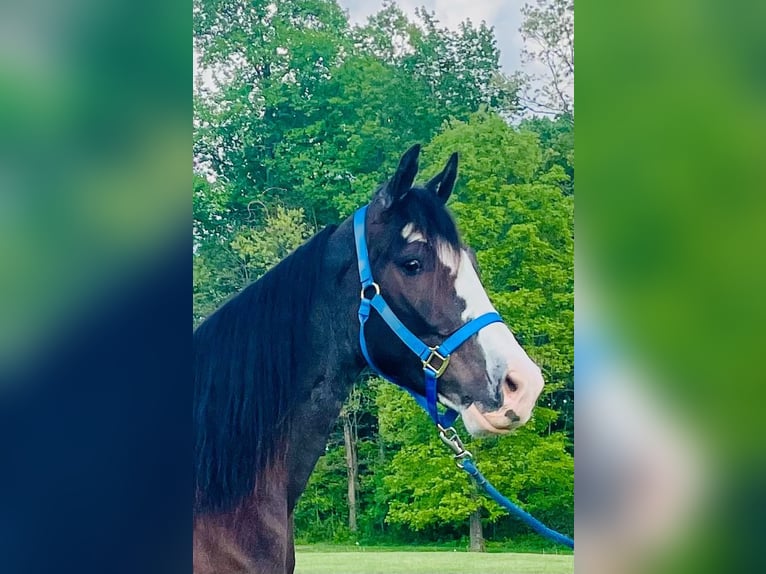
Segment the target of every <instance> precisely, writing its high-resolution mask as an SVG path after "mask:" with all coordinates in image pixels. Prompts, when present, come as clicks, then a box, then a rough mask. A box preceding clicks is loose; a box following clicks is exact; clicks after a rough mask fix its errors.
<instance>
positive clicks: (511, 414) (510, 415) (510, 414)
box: [505, 409, 521, 423]
mask: <svg viewBox="0 0 766 574" xmlns="http://www.w3.org/2000/svg"><path fill="white" fill-rule="evenodd" d="M505 418H507V419H508V420H509V421H511V422H512V423H517V422H519V421H520V420H521V417H520V416H519V415H517V414H516V412H515V411H514V410H513V409H508V410H507V411H505Z"/></svg>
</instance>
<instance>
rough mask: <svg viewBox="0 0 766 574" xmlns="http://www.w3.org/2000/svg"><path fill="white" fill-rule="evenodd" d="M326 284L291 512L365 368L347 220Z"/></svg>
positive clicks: (289, 455)
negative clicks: (359, 337)
mask: <svg viewBox="0 0 766 574" xmlns="http://www.w3.org/2000/svg"><path fill="white" fill-rule="evenodd" d="M325 257H326V260H325V269H326V274H325V277H326V279H325V280H324V282H323V284H322V285H321V286H317V288H318V289H321V296H320V297H318V300H317V304H316V306H315V308H314V310H313V312H312V314H311V317H310V318H309V320H308V324H307V328H308V329H310V333H311V336H310V344H309V349H306V354H305V357H309V358H310V360H306V361H304V364H305V376H303V377H302V381H301V385H300V392H301V396H302V397H304V399H303V400H302V401H300V402H299V403H298V404H297V405H296V407H295V409H294V410H293V414H292V417H291V420H290V424H289V429H290V430H289V432H288V437H287V443H286V453H285V454H286V456H285V464H286V466H287V476H288V488H287V494H288V508H289V511H290V512H292V510H293V508H294V506H295V503H296V502H297V499H298V497H299V496H300V493H301V492H303V489H304V488H305V486H306V483H307V481H308V478H309V475H310V474H311V471H312V470H313V469H314V465H315V464H316V461H317V460H318V459H319V457H320V456H321V455H322V454H323V453H324V452H325V447H326V444H327V439H328V437H329V434H330V432H331V431H332V428H333V426H334V424H335V421H336V420H337V418H338V415H339V414H340V410H341V407H342V406H343V403H344V401H345V400H346V398H347V397H348V394H349V392H350V390H351V385H352V384H353V382H354V379H355V378H356V377H357V376H358V375H359V373H360V372H361V370H362V369H363V367H364V359H363V358H362V356H361V353H360V350H359V344H358V323H357V318H356V312H357V305H358V300H359V287H358V285H359V280H358V276H357V273H358V272H357V269H356V251H355V247H354V240H353V228H352V225H351V221H350V219H349V220H346V221H345V222H344V223H342V224H341V225H340V226H339V227H338V229H337V230H336V231H335V232H334V233H333V236H332V237H331V238H330V239H329V241H328V246H327V253H326V255H325Z"/></svg>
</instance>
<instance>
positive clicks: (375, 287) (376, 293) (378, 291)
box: [361, 281, 380, 301]
mask: <svg viewBox="0 0 766 574" xmlns="http://www.w3.org/2000/svg"><path fill="white" fill-rule="evenodd" d="M370 287H372V288H373V289H375V295H380V285H378V284H377V283H375V281H373V282H372V283H370V284H369V285H365V286H364V287H362V294H361V298H362V300H364V299H367V297H365V296H364V292H365V291H367V289H369V288H370ZM375 295H373V296H372V297H375ZM372 297H370V299H372ZM370 299H367V300H368V301H369V300H370Z"/></svg>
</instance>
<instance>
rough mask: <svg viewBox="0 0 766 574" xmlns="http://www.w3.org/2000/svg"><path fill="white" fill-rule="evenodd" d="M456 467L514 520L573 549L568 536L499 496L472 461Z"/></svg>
mask: <svg viewBox="0 0 766 574" xmlns="http://www.w3.org/2000/svg"><path fill="white" fill-rule="evenodd" d="M458 466H459V467H460V468H462V469H463V470H464V471H466V472H467V473H468V474H469V475H471V477H472V478H473V479H474V480H475V481H476V484H478V485H479V486H481V487H482V488H483V489H484V492H486V493H487V496H489V497H490V498H491V499H492V500H494V501H495V502H497V503H498V504H499V505H500V506H502V507H503V508H505V509H506V510H507V511H508V512H509V513H510V514H513V515H514V516H515V517H516V518H518V519H519V520H521V521H522V522H523V523H524V524H526V525H527V526H529V527H530V528H531V529H532V530H534V531H535V532H537V533H538V534H539V535H540V536H544V537H545V538H547V539H548V540H552V541H553V542H558V543H559V544H563V545H564V546H569V547H570V548H574V540H572V539H571V538H569V537H568V536H564V535H563V534H561V533H560V532H556V531H555V530H553V529H552V528H548V527H547V526H546V525H545V524H543V523H542V522H540V521H539V520H538V519H537V518H535V517H534V516H532V515H531V514H530V513H529V512H527V511H526V510H522V509H521V508H519V507H518V506H516V505H515V504H514V503H513V502H511V501H510V500H509V499H507V498H506V497H505V496H503V495H502V494H500V493H499V492H498V490H497V489H496V488H495V487H494V486H492V484H491V483H490V482H489V481H488V480H487V479H486V478H484V475H483V474H482V473H481V472H479V469H478V468H476V465H474V464H473V461H472V460H471V459H470V458H466V459H465V460H463V461H462V462H461V463H460V464H459V465H458Z"/></svg>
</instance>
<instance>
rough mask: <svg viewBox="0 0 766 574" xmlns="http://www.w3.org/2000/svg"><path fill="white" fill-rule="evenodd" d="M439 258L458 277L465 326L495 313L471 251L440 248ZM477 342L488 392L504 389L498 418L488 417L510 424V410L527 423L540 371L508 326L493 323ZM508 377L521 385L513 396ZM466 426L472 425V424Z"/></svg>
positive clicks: (540, 384)
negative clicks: (505, 417)
mask: <svg viewBox="0 0 766 574" xmlns="http://www.w3.org/2000/svg"><path fill="white" fill-rule="evenodd" d="M437 254H438V256H439V259H440V260H441V261H442V263H443V264H444V265H445V266H447V267H448V268H449V269H450V271H451V273H452V274H453V276H455V291H456V293H457V296H458V297H460V298H461V299H463V301H465V310H464V311H463V313H462V317H461V318H462V320H463V321H464V322H468V321H470V320H471V319H475V318H476V317H479V316H480V315H483V314H484V313H490V312H493V311H495V308H494V306H493V305H492V303H491V302H490V300H489V297H488V296H487V292H486V291H485V290H484V287H483V286H482V284H481V281H480V280H479V276H478V274H477V273H476V269H474V266H473V263H472V262H471V258H470V256H469V255H468V252H467V251H465V250H461V251H460V252H459V253H456V252H455V250H454V249H452V248H451V247H449V246H448V245H443V244H440V245H439V246H438V247H437ZM477 339H478V344H479V347H480V348H481V350H482V353H483V355H484V361H485V364H486V369H487V375H488V378H489V383H488V388H487V391H488V393H489V395H490V396H493V395H495V393H496V391H497V390H498V386H500V389H501V391H502V392H501V396H503V399H504V400H503V405H502V407H501V408H500V409H499V411H497V414H495V413H487V414H488V415H491V416H490V417H489V418H490V421H493V422H498V424H507V422H508V420H507V419H503V417H504V416H505V412H506V411H507V410H508V409H512V410H513V411H514V412H515V413H516V415H517V416H518V417H519V419H520V420H519V421H518V423H519V424H524V423H526V422H527V421H528V420H529V418H530V416H531V415H532V409H533V408H534V405H535V402H536V401H537V397H538V396H539V394H540V392H541V391H542V388H543V378H542V374H541V372H540V368H539V367H538V366H537V365H536V364H535V363H534V361H532V359H530V358H529V356H528V355H527V353H526V352H525V351H524V349H522V348H521V345H519V343H518V341H516V338H515V337H514V336H513V334H512V333H511V331H510V329H509V328H508V327H507V326H506V325H505V324H504V323H492V324H491V325H488V326H486V327H484V328H483V329H482V330H481V331H479V333H478V336H477ZM507 376H510V377H511V379H512V380H513V381H514V383H515V384H517V385H518V390H517V391H515V392H513V393H510V392H508V389H504V388H503V387H502V386H501V385H505V380H506V377H507ZM492 416H494V417H495V418H492ZM464 418H465V416H464ZM466 422H467V424H468V421H466ZM516 426H518V425H516Z"/></svg>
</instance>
